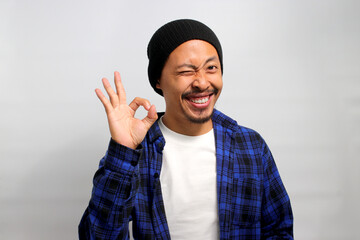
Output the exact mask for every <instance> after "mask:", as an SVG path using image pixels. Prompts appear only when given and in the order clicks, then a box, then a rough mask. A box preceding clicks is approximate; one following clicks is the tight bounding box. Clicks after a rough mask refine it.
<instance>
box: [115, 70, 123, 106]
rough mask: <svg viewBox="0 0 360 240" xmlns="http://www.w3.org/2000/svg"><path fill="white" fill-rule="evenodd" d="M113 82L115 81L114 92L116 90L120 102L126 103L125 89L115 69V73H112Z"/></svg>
mask: <svg viewBox="0 0 360 240" xmlns="http://www.w3.org/2000/svg"><path fill="white" fill-rule="evenodd" d="M114 82H115V87H116V92H117V95H118V96H119V101H120V103H126V93H125V89H124V86H123V84H122V82H121V77H120V73H119V72H117V71H115V73H114Z"/></svg>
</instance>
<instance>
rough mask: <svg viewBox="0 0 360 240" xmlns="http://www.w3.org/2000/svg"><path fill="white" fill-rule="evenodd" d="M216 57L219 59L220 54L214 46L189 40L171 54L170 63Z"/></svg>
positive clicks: (201, 41)
mask: <svg viewBox="0 0 360 240" xmlns="http://www.w3.org/2000/svg"><path fill="white" fill-rule="evenodd" d="M214 56H216V59H219V57H218V53H217V51H216V49H215V47H214V46H213V45H211V44H210V43H208V42H206V41H203V40H198V39H195V40H189V41H186V42H184V43H182V44H181V45H179V46H178V47H177V48H175V50H174V51H172V52H171V54H170V55H169V59H168V60H169V61H176V62H178V61H191V60H202V59H208V58H209V57H214Z"/></svg>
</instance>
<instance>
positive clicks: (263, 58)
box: [0, 0, 360, 240]
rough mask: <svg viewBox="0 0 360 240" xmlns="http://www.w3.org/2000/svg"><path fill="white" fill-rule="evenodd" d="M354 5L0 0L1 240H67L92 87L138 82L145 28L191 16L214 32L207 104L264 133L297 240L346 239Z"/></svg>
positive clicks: (78, 203) (277, 0) (98, 144)
mask: <svg viewBox="0 0 360 240" xmlns="http://www.w3.org/2000/svg"><path fill="white" fill-rule="evenodd" d="M359 11H360V4H359V1H348V0H328V1H325V0H319V1H316V0H305V1H304V0H302V1H300V0H295V1H290V0H289V1H285V0H268V1H259V0H255V1H254V0H251V1H250V0H249V1H239V0H236V1H235V0H233V1H218V0H217V1H215V0H201V1H194V0H191V1H189V0H182V1H165V0H164V1H155V0H153V1H136V0H135V1H119V0H118V1H100V0H98V1H94V0H90V1H89V0H87V1H85V0H84V1H74V0H72V1H69V0H65V1H64V0H62V1H45V0H44V1H40V0H33V1H26V0H18V1H16V0H2V1H1V2H0V89H1V93H0V104H1V110H0V116H1V117H0V164H1V165H0V239H6V240H20V239H21V240H22V239H31V240H32V239H34V240H39V239H54V240H57V239H59V240H60V239H61V240H63V239H77V226H78V223H79V221H80V218H81V216H82V213H83V211H84V210H85V208H86V206H87V203H88V201H89V199H90V194H91V188H92V177H93V175H94V173H95V171H96V169H97V166H98V162H99V160H100V158H101V157H102V156H103V155H104V153H105V151H106V149H107V144H108V141H109V132H108V127H107V121H106V116H105V112H104V110H103V107H102V105H101V103H100V102H99V101H98V99H97V98H96V95H95V93H94V89H95V88H96V87H101V78H102V77H108V78H109V79H111V80H112V77H113V72H114V71H115V70H118V71H120V73H121V74H122V78H123V82H124V85H125V88H126V91H127V93H128V100H129V101H130V100H132V99H133V98H134V97H135V96H141V97H145V98H148V99H150V101H151V102H152V103H154V104H156V106H157V109H158V110H159V111H161V110H164V104H163V99H162V98H161V97H160V96H158V95H157V94H156V93H154V92H153V90H152V89H151V87H150V85H149V83H148V80H147V63H148V61H147V57H146V47H147V43H148V41H149V39H150V37H151V35H152V34H153V32H154V31H155V30H156V29H158V28H159V27H160V26H162V25H163V24H164V23H166V22H168V21H171V20H174V19H178V18H194V19H197V20H200V21H202V22H204V23H205V24H207V25H208V26H210V27H211V28H212V29H213V30H214V31H215V32H216V34H217V35H218V37H219V39H220V41H221V43H222V46H223V52H224V76H223V79H224V90H223V93H222V96H221V97H220V100H219V102H218V104H217V108H218V109H219V110H222V111H223V112H225V113H226V114H228V115H229V116H231V117H233V118H235V119H237V121H238V122H239V124H241V125H244V126H247V127H250V128H253V129H255V130H257V131H258V132H260V134H261V135H262V136H263V137H264V138H265V140H266V141H267V143H268V145H269V146H270V149H271V150H272V153H273V155H274V157H275V159H276V162H277V165H278V168H279V170H280V173H281V176H282V178H283V181H284V183H285V186H286V188H287V190H288V193H289V195H290V197H291V201H292V206H293V211H294V216H295V237H296V239H299V240H315V239H316V240H320V239H326V240H331V239H338V240H346V239H349V240H350V239H351V240H353V239H359V237H358V229H359V227H358V224H359V223H360V207H359V201H360V192H359V186H358V185H359V183H360V174H359V169H360V161H359V160H360V159H359V158H360V157H359V155H360V47H359V46H360V45H359V43H360V14H359Z"/></svg>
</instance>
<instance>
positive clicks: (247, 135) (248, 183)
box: [79, 110, 293, 240]
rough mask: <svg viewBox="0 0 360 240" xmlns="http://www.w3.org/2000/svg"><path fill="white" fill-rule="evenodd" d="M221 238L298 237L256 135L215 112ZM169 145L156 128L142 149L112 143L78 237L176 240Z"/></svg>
mask: <svg viewBox="0 0 360 240" xmlns="http://www.w3.org/2000/svg"><path fill="white" fill-rule="evenodd" d="M212 120H213V127H214V134H215V142H216V159H217V197H218V216H219V224H220V239H221V240H225V239H229V240H230V239H246V240H251V239H268V240H270V239H293V215H292V210H291V205H290V200H289V197H288V195H287V193H286V190H285V188H284V185H283V183H282V181H281V178H280V175H279V172H278V170H277V168H276V165H275V162H274V160H273V157H272V155H271V152H270V150H269V148H268V146H267V145H266V143H265V141H264V140H263V139H262V138H261V136H260V135H259V134H258V133H256V132H255V131H253V130H251V129H248V128H245V127H241V126H239V125H238V124H237V123H236V122H235V121H234V120H232V119H231V118H229V117H227V116H226V115H224V114H222V113H221V112H219V111H217V110H215V111H214V115H213V118H212ZM164 146H165V140H164V137H163V136H162V133H161V131H160V128H159V125H158V124H157V123H155V124H154V125H153V126H152V127H151V129H150V130H149V132H148V134H147V135H146V137H145V139H144V141H143V142H142V144H141V146H139V147H138V149H136V150H132V149H129V148H126V147H124V146H122V145H119V144H117V143H116V142H114V141H113V140H111V141H110V144H109V149H108V151H107V153H106V155H105V156H104V158H103V159H102V160H101V161H100V167H99V169H98V171H97V172H96V174H95V176H94V183H93V184H94V186H93V191H92V197H91V199H90V203H89V206H88V207H87V209H86V211H85V213H84V215H83V217H82V220H81V222H80V225H79V238H80V239H94V240H95V239H129V221H132V222H133V235H134V236H133V237H134V239H170V232H169V229H168V225H167V222H166V215H165V209H164V203H163V199H162V194H161V186H160V179H159V176H160V170H161V164H162V150H163V148H164Z"/></svg>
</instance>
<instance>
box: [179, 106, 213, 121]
mask: <svg viewBox="0 0 360 240" xmlns="http://www.w3.org/2000/svg"><path fill="white" fill-rule="evenodd" d="M214 109H215V108H214ZM214 109H213V110H212V112H211V113H210V114H209V115H207V116H200V117H194V116H190V115H189V114H187V112H185V111H184V110H183V112H184V115H185V116H186V118H187V119H188V120H189V121H190V122H192V123H195V124H203V123H206V122H208V121H210V119H211V118H212V116H213V115H214Z"/></svg>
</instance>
